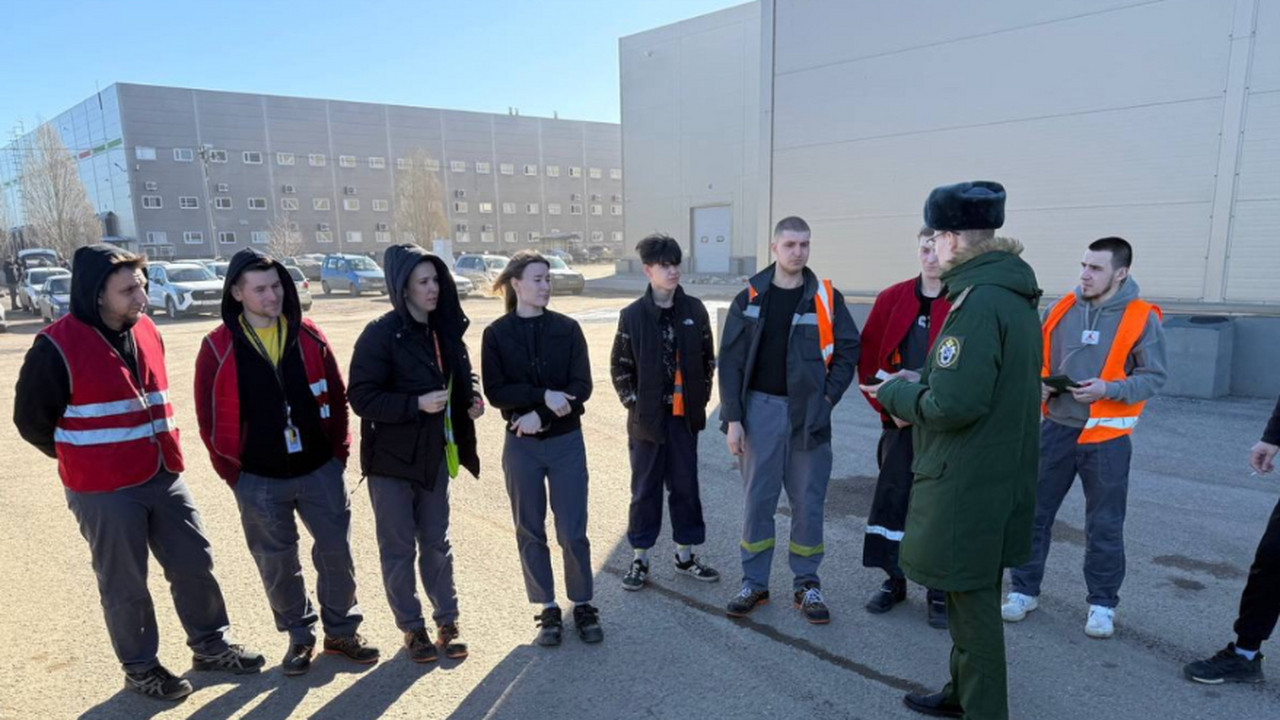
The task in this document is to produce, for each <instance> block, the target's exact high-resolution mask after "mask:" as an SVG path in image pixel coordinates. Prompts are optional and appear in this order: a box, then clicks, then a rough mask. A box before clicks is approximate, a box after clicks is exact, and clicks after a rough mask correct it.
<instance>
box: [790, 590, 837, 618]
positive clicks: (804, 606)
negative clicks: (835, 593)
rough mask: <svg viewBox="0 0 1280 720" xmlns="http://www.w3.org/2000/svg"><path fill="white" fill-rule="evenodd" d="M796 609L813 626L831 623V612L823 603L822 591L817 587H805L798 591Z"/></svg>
mask: <svg viewBox="0 0 1280 720" xmlns="http://www.w3.org/2000/svg"><path fill="white" fill-rule="evenodd" d="M795 607H796V609H797V610H799V611H800V614H801V615H804V619H805V620H808V621H809V623H810V624H812V625H826V624H827V623H829V622H831V611H830V610H828V609H827V604H826V603H824V602H823V601H822V590H821V589H820V588H819V587H818V586H817V585H805V586H804V587H802V588H800V589H799V590H797V591H796V597H795Z"/></svg>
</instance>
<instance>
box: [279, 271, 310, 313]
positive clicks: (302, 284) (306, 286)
mask: <svg viewBox="0 0 1280 720" xmlns="http://www.w3.org/2000/svg"><path fill="white" fill-rule="evenodd" d="M285 270H288V271H289V277H291V278H293V284H294V287H296V288H298V302H299V303H301V304H302V312H308V311H310V310H311V283H310V282H308V281H307V278H306V276H305V275H303V274H302V271H301V270H299V269H298V268H296V267H285Z"/></svg>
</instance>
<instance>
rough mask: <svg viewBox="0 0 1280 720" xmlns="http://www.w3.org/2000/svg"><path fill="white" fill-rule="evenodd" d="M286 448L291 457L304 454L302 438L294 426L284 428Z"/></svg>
mask: <svg viewBox="0 0 1280 720" xmlns="http://www.w3.org/2000/svg"><path fill="white" fill-rule="evenodd" d="M284 446H285V449H287V450H288V451H289V454H290V455H292V454H293V453H300V452H302V436H301V435H299V434H298V428H296V427H294V426H293V425H286V426H285V428H284Z"/></svg>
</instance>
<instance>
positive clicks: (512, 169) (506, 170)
mask: <svg viewBox="0 0 1280 720" xmlns="http://www.w3.org/2000/svg"><path fill="white" fill-rule="evenodd" d="M498 172H499V173H501V174H503V175H515V174H516V166H515V165H512V164H511V163H502V164H500V165H498Z"/></svg>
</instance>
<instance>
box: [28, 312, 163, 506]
mask: <svg viewBox="0 0 1280 720" xmlns="http://www.w3.org/2000/svg"><path fill="white" fill-rule="evenodd" d="M132 333H133V342H134V344H135V346H136V347H137V351H138V376H139V377H140V378H141V379H142V384H141V386H139V385H138V382H137V380H136V379H135V378H134V376H133V373H131V372H130V371H129V366H128V365H126V364H125V362H124V360H123V359H121V357H120V356H119V355H118V354H117V353H116V351H115V348H113V347H111V343H109V342H107V339H106V338H104V337H103V336H102V334H101V333H99V332H98V330H97V329H96V328H94V327H92V326H90V325H88V324H86V323H84V322H82V321H80V320H78V319H77V318H76V317H75V316H72V315H67V316H65V317H63V318H62V319H61V320H59V321H57V322H55V323H54V324H52V325H50V326H49V327H47V328H45V329H44V330H42V331H41V332H40V334H41V335H44V336H45V337H46V338H48V339H49V340H50V341H51V342H52V343H53V344H54V347H56V348H58V352H59V353H61V355H62V361H63V362H64V363H65V364H66V366H67V375H68V377H69V378H70V381H71V400H70V402H69V403H68V404H67V409H66V412H64V413H63V415H62V419H60V420H59V421H58V426H57V429H55V430H54V434H53V441H54V447H55V448H56V450H57V453H58V474H59V475H61V476H62V484H63V485H66V486H67V488H69V489H71V490H74V491H76V492H111V491H113V490H119V489H121V488H126V487H131V486H133V485H139V484H141V483H144V482H146V481H147V480H150V479H151V478H152V477H153V476H154V475H155V474H156V473H157V472H159V471H160V469H161V467H164V468H166V469H168V470H170V471H172V472H182V467H183V466H182V449H181V448H180V446H179V443H178V426H177V423H176V422H175V421H174V417H173V405H171V404H170V403H169V379H168V376H167V375H166V374H165V370H164V346H163V345H162V344H161V342H160V333H159V332H157V331H156V326H155V324H154V323H152V322H151V318H148V317H147V316H146V315H143V316H141V317H140V318H138V323H137V324H136V325H134V326H133V330H132Z"/></svg>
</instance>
